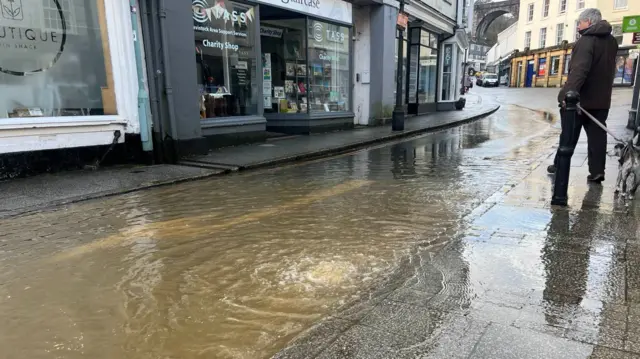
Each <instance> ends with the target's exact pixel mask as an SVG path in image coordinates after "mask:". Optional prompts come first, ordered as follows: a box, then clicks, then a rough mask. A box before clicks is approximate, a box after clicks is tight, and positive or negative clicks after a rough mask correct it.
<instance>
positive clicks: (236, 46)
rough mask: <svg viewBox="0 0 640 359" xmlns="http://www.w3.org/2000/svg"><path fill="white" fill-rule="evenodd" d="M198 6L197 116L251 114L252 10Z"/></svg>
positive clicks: (254, 108) (222, 5) (222, 3)
mask: <svg viewBox="0 0 640 359" xmlns="http://www.w3.org/2000/svg"><path fill="white" fill-rule="evenodd" d="M202 4H203V3H202V2H198V1H194V3H193V6H194V26H193V28H194V32H195V41H196V42H195V51H196V62H197V73H198V83H197V86H198V89H199V107H200V117H201V118H217V117H227V116H247V115H255V114H257V113H258V111H257V109H258V108H257V107H258V105H257V103H258V101H257V96H256V95H255V93H254V92H255V90H256V89H257V86H255V85H253V86H252V84H253V83H254V82H255V77H256V68H257V66H256V65H257V64H256V61H255V52H254V51H255V50H254V45H255V31H254V22H255V21H257V20H256V18H255V12H254V8H253V7H252V6H249V5H244V4H240V3H235V2H231V1H217V2H215V3H213V6H211V7H207V8H205V7H204V6H202ZM209 4H212V2H209Z"/></svg>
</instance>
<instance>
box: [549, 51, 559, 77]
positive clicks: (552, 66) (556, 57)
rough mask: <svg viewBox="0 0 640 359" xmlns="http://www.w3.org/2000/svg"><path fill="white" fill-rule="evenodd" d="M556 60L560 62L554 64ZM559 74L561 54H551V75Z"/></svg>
mask: <svg viewBox="0 0 640 359" xmlns="http://www.w3.org/2000/svg"><path fill="white" fill-rule="evenodd" d="M554 61H557V62H558V64H557V66H554V65H555V62H554ZM554 70H555V71H554ZM559 74H560V56H559V55H556V56H551V68H550V69H549V76H558V75H559Z"/></svg>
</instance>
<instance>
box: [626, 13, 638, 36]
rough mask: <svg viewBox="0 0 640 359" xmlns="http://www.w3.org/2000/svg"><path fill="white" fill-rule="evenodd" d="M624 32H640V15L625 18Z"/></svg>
mask: <svg viewBox="0 0 640 359" xmlns="http://www.w3.org/2000/svg"><path fill="white" fill-rule="evenodd" d="M622 32H640V15H636V16H625V17H624V18H623V19H622Z"/></svg>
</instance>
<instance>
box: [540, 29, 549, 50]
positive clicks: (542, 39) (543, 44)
mask: <svg viewBox="0 0 640 359" xmlns="http://www.w3.org/2000/svg"><path fill="white" fill-rule="evenodd" d="M543 34H544V36H542V35H543ZM538 46H540V47H539V48H540V49H544V48H545V47H547V28H546V27H541V28H540V33H539V39H538Z"/></svg>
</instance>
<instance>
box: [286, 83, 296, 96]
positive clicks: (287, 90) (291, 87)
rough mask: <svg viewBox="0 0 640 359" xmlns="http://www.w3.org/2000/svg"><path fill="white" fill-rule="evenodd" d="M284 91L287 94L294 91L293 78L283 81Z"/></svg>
mask: <svg viewBox="0 0 640 359" xmlns="http://www.w3.org/2000/svg"><path fill="white" fill-rule="evenodd" d="M284 92H286V93H288V94H292V93H295V88H294V87H293V80H285V81H284Z"/></svg>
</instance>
